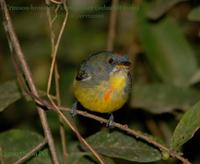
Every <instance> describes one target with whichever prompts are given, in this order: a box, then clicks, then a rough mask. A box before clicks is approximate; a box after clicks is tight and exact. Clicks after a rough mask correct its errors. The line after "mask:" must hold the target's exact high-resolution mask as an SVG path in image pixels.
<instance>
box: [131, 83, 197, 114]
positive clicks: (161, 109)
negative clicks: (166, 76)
mask: <svg viewBox="0 0 200 164" xmlns="http://www.w3.org/2000/svg"><path fill="white" fill-rule="evenodd" d="M132 93H133V94H132V97H131V101H130V105H131V106H132V107H134V108H143V109H145V110H147V111H149V112H151V113H156V114H160V113H165V112H172V111H173V110H174V109H182V110H187V109H188V108H189V107H191V106H192V105H194V104H195V103H196V102H197V101H198V100H199V99H200V92H198V91H196V90H194V89H192V88H179V87H175V86H173V85H167V84H162V83H154V84H148V85H147V84H146V85H145V84H144V85H142V84H135V85H134V87H133V91H132Z"/></svg>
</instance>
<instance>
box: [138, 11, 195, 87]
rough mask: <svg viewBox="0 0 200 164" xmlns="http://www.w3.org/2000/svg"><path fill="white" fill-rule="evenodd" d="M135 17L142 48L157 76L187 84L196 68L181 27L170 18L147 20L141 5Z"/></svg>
mask: <svg viewBox="0 0 200 164" xmlns="http://www.w3.org/2000/svg"><path fill="white" fill-rule="evenodd" d="M137 18H138V32H139V37H140V41H141V43H142V47H143V49H144V51H145V55H146V57H147V59H148V61H149V63H150V64H151V66H152V67H153V69H154V70H155V72H156V73H157V75H158V76H159V77H160V78H161V79H162V80H163V81H164V82H166V83H169V84H173V85H176V86H181V87H182V86H189V85H190V84H191V78H192V77H193V76H194V74H195V73H196V71H197V69H198V67H197V61H196V59H195V54H194V52H193V50H192V48H191V46H190V45H189V43H188V42H187V40H186V39H185V37H184V35H183V33H182V31H181V29H180V27H179V26H178V25H177V24H176V23H175V21H173V19H171V18H165V19H162V20H161V21H160V22H158V23H152V22H149V21H148V20H147V19H146V18H145V11H144V8H142V7H141V8H140V11H139V12H138V16H137Z"/></svg>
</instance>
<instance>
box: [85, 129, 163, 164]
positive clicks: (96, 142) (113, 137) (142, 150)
mask: <svg viewBox="0 0 200 164" xmlns="http://www.w3.org/2000/svg"><path fill="white" fill-rule="evenodd" d="M87 141H88V142H89V143H90V144H91V145H92V146H93V147H94V148H95V149H96V151H97V152H99V153H101V154H103V155H105V156H108V157H114V158H120V159H125V160H129V161H136V162H152V161H157V160H160V159H161V154H160V152H159V150H157V149H155V148H154V147H152V146H150V145H148V144H146V143H144V142H142V141H139V140H137V139H135V138H134V137H131V136H128V135H125V134H123V133H120V132H117V131H115V132H107V131H100V132H98V133H96V134H95V135H93V136H90V137H89V138H88V139H87Z"/></svg>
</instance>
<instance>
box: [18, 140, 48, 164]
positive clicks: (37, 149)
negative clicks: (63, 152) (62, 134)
mask: <svg viewBox="0 0 200 164" xmlns="http://www.w3.org/2000/svg"><path fill="white" fill-rule="evenodd" d="M46 143H47V140H46V139H44V140H43V141H42V142H41V143H40V144H38V145H37V146H36V147H34V148H33V149H32V150H31V151H29V152H28V153H27V154H26V155H25V156H23V157H22V158H20V159H19V160H17V161H16V162H14V164H20V163H24V162H25V161H27V160H28V159H30V158H31V157H32V156H33V155H34V154H35V153H36V152H38V151H39V150H41V149H42V148H43V147H44V146H45V145H46Z"/></svg>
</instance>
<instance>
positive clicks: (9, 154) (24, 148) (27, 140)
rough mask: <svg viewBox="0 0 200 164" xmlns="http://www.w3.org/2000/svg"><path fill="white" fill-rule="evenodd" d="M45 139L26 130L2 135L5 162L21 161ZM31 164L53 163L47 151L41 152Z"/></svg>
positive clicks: (0, 137) (0, 141)
mask: <svg viewBox="0 0 200 164" xmlns="http://www.w3.org/2000/svg"><path fill="white" fill-rule="evenodd" d="M42 140H43V137H42V136H40V135H39V134H37V133H34V132H30V131H25V130H17V129H15V130H10V131H7V132H4V133H1V134H0V147H1V149H2V154H3V160H4V163H6V164H11V163H14V162H15V161H17V160H18V159H20V158H21V157H22V156H24V155H25V154H26V153H28V152H29V151H30V150H31V149H33V148H34V147H35V146H37V145H38V144H39V143H41V142H42ZM29 163H51V158H50V156H49V153H48V151H47V149H45V150H42V151H39V152H38V153H37V154H35V156H33V158H32V159H31V160H30V161H29Z"/></svg>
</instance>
